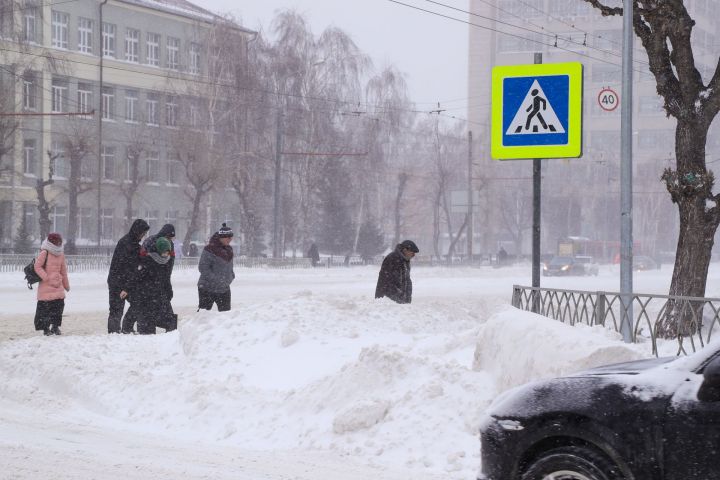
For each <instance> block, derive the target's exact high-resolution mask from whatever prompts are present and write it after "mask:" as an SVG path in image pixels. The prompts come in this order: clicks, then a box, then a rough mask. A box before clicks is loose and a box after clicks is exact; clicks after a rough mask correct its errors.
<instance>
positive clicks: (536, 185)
mask: <svg viewBox="0 0 720 480" xmlns="http://www.w3.org/2000/svg"><path fill="white" fill-rule="evenodd" d="M535 63H536V64H539V63H542V53H536V54H535ZM540 162H541V160H540V159H539V158H535V159H533V234H532V235H533V236H532V286H533V288H540V187H541V182H540V179H541V168H542V164H541V163H540ZM539 293H540V292H539V291H533V303H532V311H533V312H534V313H539V303H540V302H538V296H539Z"/></svg>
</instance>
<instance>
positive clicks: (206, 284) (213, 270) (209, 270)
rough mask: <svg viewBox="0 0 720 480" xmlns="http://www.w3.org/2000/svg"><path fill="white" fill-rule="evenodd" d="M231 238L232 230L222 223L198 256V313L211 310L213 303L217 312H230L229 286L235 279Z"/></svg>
mask: <svg viewBox="0 0 720 480" xmlns="http://www.w3.org/2000/svg"><path fill="white" fill-rule="evenodd" d="M232 238H233V231H232V229H231V228H230V227H228V226H227V225H226V224H224V223H223V224H222V227H220V230H218V231H217V232H215V233H214V234H213V236H212V237H210V241H209V242H208V244H207V245H206V246H205V248H204V249H203V252H202V255H200V263H198V270H200V279H199V280H198V284H197V285H198V312H199V311H200V309H201V308H202V309H205V310H210V309H212V306H213V304H214V303H215V304H217V307H218V311H219V312H226V311H228V310H230V284H231V283H232V281H233V280H234V279H235V272H234V271H233V249H232V247H231V246H230V242H231V241H232Z"/></svg>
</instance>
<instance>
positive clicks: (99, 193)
mask: <svg viewBox="0 0 720 480" xmlns="http://www.w3.org/2000/svg"><path fill="white" fill-rule="evenodd" d="M107 2H108V0H103V1H102V2H100V12H99V13H100V21H99V25H98V32H100V42H99V43H98V53H99V54H100V63H99V69H100V79H99V80H100V82H99V83H100V95H98V97H99V100H100V108H99V109H98V111H99V112H100V115H98V140H97V155H98V171H97V244H98V253H99V251H100V244H101V241H102V217H103V215H102V176H103V171H102V167H103V162H102V130H103V125H102V122H103V7H104V6H105V4H106V3H107Z"/></svg>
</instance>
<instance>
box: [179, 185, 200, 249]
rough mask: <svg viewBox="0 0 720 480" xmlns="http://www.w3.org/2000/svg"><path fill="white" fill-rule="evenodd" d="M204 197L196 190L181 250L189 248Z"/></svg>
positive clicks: (198, 220)
mask: <svg viewBox="0 0 720 480" xmlns="http://www.w3.org/2000/svg"><path fill="white" fill-rule="evenodd" d="M204 195H205V193H204V192H201V191H199V190H196V193H195V197H193V209H192V215H191V216H190V225H188V229H187V232H185V238H184V239H183V249H186V248H189V246H190V241H191V239H192V236H193V235H194V234H195V232H197V231H198V223H200V204H201V203H202V197H203V196H204Z"/></svg>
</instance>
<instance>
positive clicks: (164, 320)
mask: <svg viewBox="0 0 720 480" xmlns="http://www.w3.org/2000/svg"><path fill="white" fill-rule="evenodd" d="M171 248H172V244H171V243H170V240H168V239H167V238H165V237H159V238H158V239H157V240H156V241H155V244H154V245H153V249H152V251H147V250H145V248H142V249H141V250H140V264H139V265H138V268H137V270H136V273H135V275H133V277H132V279H131V281H130V282H129V288H128V290H123V291H122V292H121V293H120V295H121V296H122V297H123V298H127V299H128V301H129V302H130V308H129V309H128V312H127V315H125V318H124V319H123V325H122V327H123V328H122V331H123V333H132V331H133V323H134V322H137V333H140V334H154V333H155V328H156V327H161V328H164V329H165V330H166V331H171V330H175V329H176V328H177V316H176V315H175V313H174V312H173V310H172V306H171V305H170V297H171V292H172V288H171V287H170V282H169V277H168V276H167V275H166V273H165V267H166V266H167V264H168V263H169V262H170V258H171V257H170V249H171Z"/></svg>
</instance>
